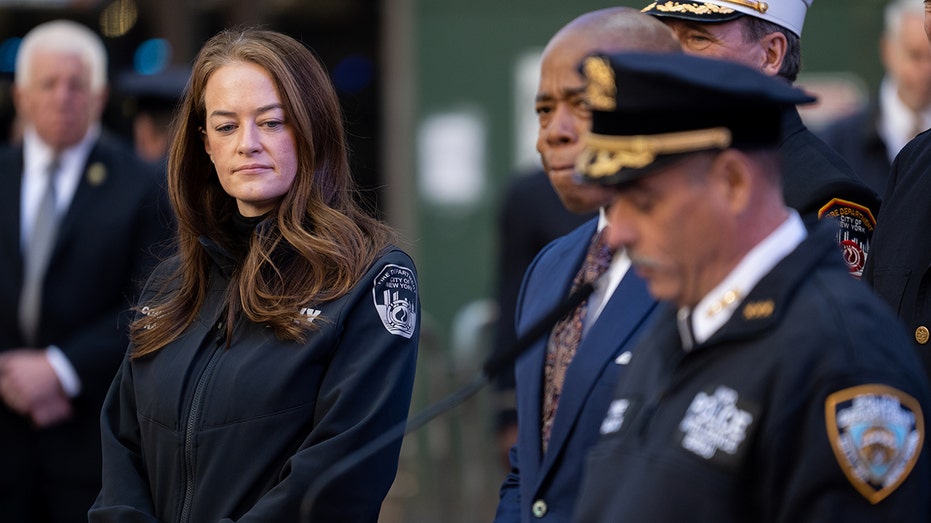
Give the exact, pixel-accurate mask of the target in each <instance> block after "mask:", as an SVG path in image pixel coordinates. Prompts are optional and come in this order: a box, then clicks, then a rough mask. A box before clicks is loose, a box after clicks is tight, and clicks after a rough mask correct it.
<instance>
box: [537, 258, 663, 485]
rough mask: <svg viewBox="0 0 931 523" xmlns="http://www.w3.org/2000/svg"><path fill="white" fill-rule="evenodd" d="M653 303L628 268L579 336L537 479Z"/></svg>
mask: <svg viewBox="0 0 931 523" xmlns="http://www.w3.org/2000/svg"><path fill="white" fill-rule="evenodd" d="M655 306H656V302H655V301H654V300H653V298H651V297H650V295H649V293H648V292H647V287H646V283H645V282H644V281H643V280H642V279H641V278H639V277H638V276H637V275H636V274H634V273H633V271H632V270H631V271H628V272H627V274H625V275H624V278H623V279H621V282H620V283H619V284H618V286H617V289H615V291H614V293H613V294H612V295H611V298H610V299H609V300H608V303H607V304H606V305H605V307H604V309H603V310H602V311H601V314H600V315H599V317H598V319H597V320H596V321H595V324H594V325H592V327H591V330H589V332H588V334H587V335H586V336H585V338H584V339H583V340H582V344H581V345H580V346H579V350H578V353H577V354H576V356H575V358H573V360H572V363H571V364H570V365H569V368H568V369H567V371H566V381H565V384H564V385H563V394H562V396H561V397H560V398H559V408H558V409H557V410H556V419H555V420H554V422H553V432H552V434H551V435H550V446H549V449H548V451H547V454H546V456H544V459H543V464H542V470H541V473H540V474H539V476H537V477H539V478H541V480H542V478H544V477H546V474H547V473H548V471H549V469H550V468H551V467H552V465H553V463H554V462H555V461H556V458H557V456H559V454H560V453H561V452H562V451H563V447H564V446H565V444H566V440H567V439H568V437H569V435H570V434H571V433H572V432H573V428H574V426H575V425H576V423H577V422H578V418H579V416H580V414H581V412H582V410H583V407H584V405H585V403H586V402H587V400H588V398H589V396H590V395H591V393H592V389H593V388H594V386H595V384H596V383H597V381H598V379H599V377H600V376H601V375H602V374H604V373H605V372H620V371H622V369H623V367H622V366H619V365H618V364H617V363H615V359H616V358H617V357H618V356H619V355H620V354H621V353H622V352H623V351H624V350H627V349H630V348H632V347H633V344H632V343H631V341H632V340H633V338H634V337H635V334H637V333H638V332H640V331H641V327H642V326H643V324H644V322H645V321H646V319H647V318H648V317H649V315H650V313H651V312H652V311H653V309H654V308H655ZM541 372H542V370H541Z"/></svg>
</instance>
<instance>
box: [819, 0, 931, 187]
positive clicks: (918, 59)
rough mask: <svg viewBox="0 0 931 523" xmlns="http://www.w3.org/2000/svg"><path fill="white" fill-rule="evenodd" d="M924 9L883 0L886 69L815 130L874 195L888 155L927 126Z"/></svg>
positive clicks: (930, 74) (929, 52)
mask: <svg viewBox="0 0 931 523" xmlns="http://www.w3.org/2000/svg"><path fill="white" fill-rule="evenodd" d="M924 11H925V8H924V6H923V5H922V3H921V2H918V1H917V0H894V1H892V2H890V3H889V4H888V5H887V6H886V9H885V11H884V18H885V23H884V28H883V34H882V38H881V39H880V46H879V47H880V55H881V57H882V64H883V68H884V69H885V72H886V74H885V76H884V77H883V80H882V83H881V84H880V86H879V92H878V93H877V96H876V97H875V98H874V99H873V100H871V101H870V103H869V105H868V106H867V107H865V108H863V109H862V110H860V111H857V112H856V113H854V114H851V115H849V116H846V117H843V118H841V119H839V120H837V121H835V122H832V123H831V124H830V125H828V126H827V127H826V128H825V129H823V130H822V131H820V132H819V133H818V134H819V135H820V136H821V138H823V139H824V141H825V142H826V143H827V144H828V145H830V146H831V147H832V148H833V149H834V150H835V151H837V152H838V153H839V154H840V155H841V156H843V157H844V159H845V160H847V163H849V164H850V166H851V167H853V170H854V172H856V173H857V175H858V176H859V177H860V178H861V179H862V180H863V181H864V182H866V183H867V184H868V185H869V186H870V188H871V189H873V190H874V191H876V194H878V195H880V196H882V195H883V194H885V192H886V182H887V181H888V179H889V167H890V166H891V164H892V160H893V159H895V156H896V155H897V154H899V151H900V150H902V147H904V146H905V144H906V143H908V142H909V141H910V140H911V139H912V138H914V137H915V135H917V134H918V133H920V132H921V131H924V130H925V129H928V128H929V127H931V46H929V45H928V39H927V37H926V36H925V32H924Z"/></svg>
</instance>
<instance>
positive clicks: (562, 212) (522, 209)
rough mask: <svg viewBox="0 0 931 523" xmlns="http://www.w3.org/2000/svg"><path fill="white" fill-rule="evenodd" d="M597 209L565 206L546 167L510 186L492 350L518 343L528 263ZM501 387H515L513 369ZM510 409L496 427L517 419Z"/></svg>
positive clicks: (503, 214)
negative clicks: (518, 315)
mask: <svg viewBox="0 0 931 523" xmlns="http://www.w3.org/2000/svg"><path fill="white" fill-rule="evenodd" d="M594 216H597V213H588V214H574V213H571V212H569V211H567V210H566V208H565V207H563V204H562V202H561V201H559V196H558V195H557V194H556V191H555V190H554V189H553V185H552V184H551V183H550V179H549V177H548V176H547V175H546V172H545V171H543V170H542V169H536V170H534V171H533V172H531V173H528V174H525V175H520V176H519V177H518V178H515V179H514V181H513V182H512V183H511V184H510V185H509V186H508V190H507V193H505V196H504V200H503V201H502V203H501V210H500V213H499V216H498V232H499V237H498V266H497V270H498V274H497V283H496V298H497V302H498V311H499V312H498V321H497V323H496V325H495V337H494V347H493V351H495V352H501V351H506V350H508V349H509V348H510V347H512V346H513V345H514V344H515V343H516V342H517V333H516V332H515V330H514V311H515V308H516V307H517V295H518V293H519V292H520V285H521V281H522V279H523V276H524V273H525V272H526V271H527V266H528V265H530V262H531V261H533V258H534V256H536V255H537V253H538V252H540V249H542V248H543V247H545V246H546V244H548V243H550V242H551V241H553V240H555V239H556V238H559V237H560V236H562V235H564V234H567V233H569V232H571V231H572V230H573V229H575V228H576V227H578V226H580V225H582V224H583V223H585V222H587V221H588V220H590V219H592V217H594ZM495 387H496V389H498V390H499V391H513V390H514V370H513V369H509V370H508V371H505V372H502V373H501V375H500V377H499V378H498V379H497V380H496V383H495ZM514 421H516V420H515V419H514V414H513V412H512V411H511V410H510V409H505V410H502V411H501V412H499V413H498V420H497V425H499V426H503V425H507V424H508V423H513V422H514Z"/></svg>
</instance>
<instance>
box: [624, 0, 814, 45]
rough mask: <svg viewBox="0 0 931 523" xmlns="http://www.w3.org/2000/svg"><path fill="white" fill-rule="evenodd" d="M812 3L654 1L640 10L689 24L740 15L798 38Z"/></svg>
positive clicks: (804, 0) (779, 0)
mask: <svg viewBox="0 0 931 523" xmlns="http://www.w3.org/2000/svg"><path fill="white" fill-rule="evenodd" d="M813 1H814V0H769V1H768V2H764V1H758V0H706V1H704V2H674V1H667V0H658V1H656V2H653V3H651V4H650V5H648V6H646V7H644V8H643V9H641V11H642V12H644V13H647V14H650V15H653V16H656V17H658V18H678V19H680V20H691V21H693V22H702V23H716V22H727V21H730V20H734V19H735V18H738V17H740V16H742V15H748V16H753V17H755V18H760V19H762V20H766V21H768V22H772V23H774V24H776V25H778V26H780V27H785V28H786V29H788V30H789V31H792V32H793V33H795V35H796V36H798V37H801V36H802V26H803V25H804V24H805V14H806V13H808V8H809V7H811V4H812V2H813Z"/></svg>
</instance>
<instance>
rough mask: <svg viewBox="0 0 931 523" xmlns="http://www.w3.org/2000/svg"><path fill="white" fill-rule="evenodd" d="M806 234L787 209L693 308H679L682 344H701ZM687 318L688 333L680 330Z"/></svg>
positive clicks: (727, 318) (802, 225) (793, 212)
mask: <svg viewBox="0 0 931 523" xmlns="http://www.w3.org/2000/svg"><path fill="white" fill-rule="evenodd" d="M807 234H808V233H807V231H806V230H805V225H804V224H803V223H802V219H801V218H800V217H799V215H798V212H796V211H795V210H794V209H790V210H789V217H788V218H787V219H786V220H785V221H784V222H783V223H782V224H781V225H780V226H779V227H777V228H776V229H775V230H774V231H773V232H771V233H770V234H769V235H768V236H767V237H766V238H764V239H763V241H761V242H760V243H758V244H757V245H756V246H754V247H753V248H752V249H750V251H749V252H747V254H746V255H745V256H744V257H743V259H741V260H740V262H739V263H738V264H737V266H736V267H734V269H733V270H732V271H731V272H730V273H729V274H728V275H727V276H726V277H725V278H724V279H723V280H721V282H720V283H719V284H718V285H717V286H716V287H715V288H714V289H712V290H711V292H709V293H708V294H707V295H705V297H704V298H702V300H701V301H699V302H698V305H696V306H695V308H694V309H693V310H689V309H688V308H682V309H680V310H679V312H678V315H677V317H678V319H679V328H680V335H681V336H682V338H683V342H684V346H685V342H686V341H692V342H694V343H695V344H701V343H704V342H705V341H707V340H708V339H709V338H710V337H711V336H712V335H713V334H714V333H715V332H717V331H718V330H719V329H720V328H721V327H722V326H724V324H725V323H727V321H728V320H730V318H731V316H733V314H734V312H735V311H736V310H737V309H738V307H740V305H741V304H742V303H743V302H744V300H745V298H746V297H747V296H748V295H749V294H750V292H751V291H752V290H753V288H754V287H756V285H757V284H758V283H759V282H760V280H762V279H763V277H764V276H766V274H767V273H769V272H770V271H771V270H772V269H773V267H775V266H776V265H777V264H778V263H779V262H780V261H782V260H783V259H784V258H785V257H786V256H787V255H788V254H789V253H790V252H792V251H793V250H795V249H796V248H797V247H798V246H799V244H801V243H802V241H803V240H804V239H805V237H806V236H807ZM689 321H691V332H688V333H687V332H686V331H683V329H688V327H689V325H688V323H687V322H689ZM687 334H688V335H687ZM687 350H688V347H687Z"/></svg>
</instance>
